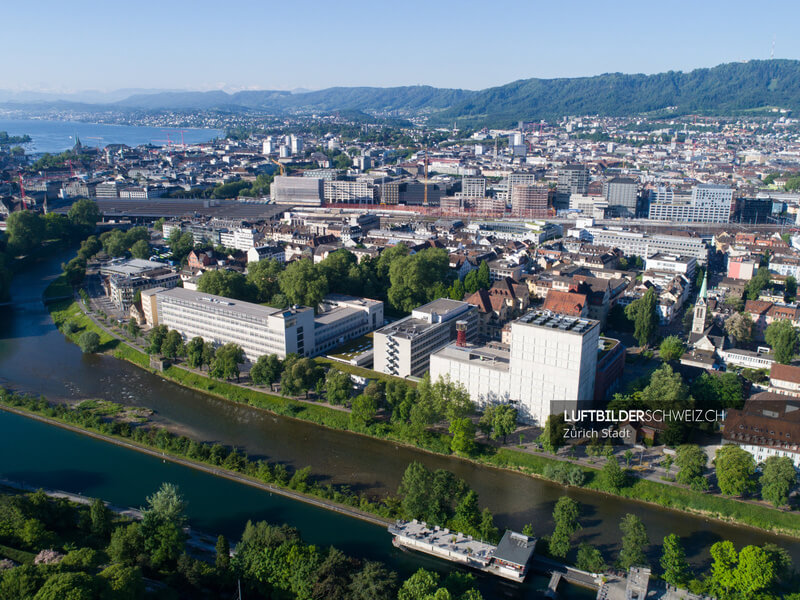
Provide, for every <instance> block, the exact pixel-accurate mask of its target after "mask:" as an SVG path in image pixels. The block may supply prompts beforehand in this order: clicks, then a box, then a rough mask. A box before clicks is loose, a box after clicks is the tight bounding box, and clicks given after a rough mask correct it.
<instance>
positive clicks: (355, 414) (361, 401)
mask: <svg viewBox="0 0 800 600" xmlns="http://www.w3.org/2000/svg"><path fill="white" fill-rule="evenodd" d="M377 413H378V402H377V400H376V399H375V398H374V397H373V396H367V395H366V394H359V395H358V396H356V397H355V398H353V402H352V404H351V412H350V420H351V421H353V422H354V423H355V424H356V425H359V426H361V427H366V426H367V425H369V424H370V423H372V421H373V420H374V419H375V415H376V414H377Z"/></svg>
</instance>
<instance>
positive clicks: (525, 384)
mask: <svg viewBox="0 0 800 600" xmlns="http://www.w3.org/2000/svg"><path fill="white" fill-rule="evenodd" d="M599 341H600V322H599V321H595V320H592V319H584V318H575V317H567V316H563V315H557V314H554V313H550V312H549V311H541V310H534V311H531V312H529V313H527V314H525V315H524V316H523V317H522V318H520V319H518V320H516V321H514V322H512V324H511V344H510V346H504V345H498V344H496V343H495V344H489V345H485V346H473V345H470V344H463V345H461V344H458V343H456V344H450V345H448V346H447V347H445V348H443V349H441V350H439V351H438V352H435V353H434V354H433V355H431V358H430V371H431V379H432V380H438V379H439V378H440V377H442V378H449V379H450V380H451V381H455V382H459V383H461V384H463V385H464V387H466V389H467V391H468V392H469V395H470V398H472V400H473V401H474V402H476V403H477V404H478V405H481V406H485V405H487V404H493V403H504V404H511V405H512V406H514V407H515V408H517V410H518V411H519V414H520V418H521V419H523V420H525V421H528V422H532V423H538V424H543V423H544V422H545V420H546V419H547V417H548V415H550V414H551V413H552V412H554V411H556V412H558V411H560V410H572V409H575V408H578V407H579V405H583V404H586V405H588V404H590V403H591V402H592V401H593V398H594V382H595V372H596V369H597V354H598V348H599ZM555 402H557V403H558V404H553V403H555ZM554 407H555V408H554Z"/></svg>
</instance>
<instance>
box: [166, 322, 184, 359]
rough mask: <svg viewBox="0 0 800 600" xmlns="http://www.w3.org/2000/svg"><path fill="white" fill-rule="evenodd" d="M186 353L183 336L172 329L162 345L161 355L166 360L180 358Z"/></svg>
mask: <svg viewBox="0 0 800 600" xmlns="http://www.w3.org/2000/svg"><path fill="white" fill-rule="evenodd" d="M185 353H186V348H185V347H184V345H183V338H182V337H181V334H180V333H178V332H177V331H175V330H174V329H171V330H170V331H169V332H167V336H166V337H165V338H164V341H163V342H162V343H161V354H162V355H163V356H164V357H165V358H178V357H179V356H183V355H184V354H185Z"/></svg>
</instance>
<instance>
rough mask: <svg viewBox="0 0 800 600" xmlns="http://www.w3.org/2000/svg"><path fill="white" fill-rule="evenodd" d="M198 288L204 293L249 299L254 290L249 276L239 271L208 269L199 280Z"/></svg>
mask: <svg viewBox="0 0 800 600" xmlns="http://www.w3.org/2000/svg"><path fill="white" fill-rule="evenodd" d="M197 289H198V291H200V292H203V293H204V294H214V295H216V296H224V297H226V298H234V299H236V300H249V299H251V298H252V297H253V291H252V289H251V288H250V286H249V285H248V283H247V278H245V276H244V275H242V274H241V273H239V272H238V271H224V270H214V271H206V272H205V273H203V274H202V275H201V276H200V279H198V280H197Z"/></svg>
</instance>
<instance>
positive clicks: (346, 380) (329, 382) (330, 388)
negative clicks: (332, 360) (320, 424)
mask: <svg viewBox="0 0 800 600" xmlns="http://www.w3.org/2000/svg"><path fill="white" fill-rule="evenodd" d="M352 389H353V382H352V380H351V379H350V374H349V373H345V372H344V371H340V370H339V369H335V368H330V369H328V373H327V374H326V375H325V396H326V397H327V399H328V402H329V403H330V404H344V403H346V402H347V401H348V400H349V399H350V392H351V391H352Z"/></svg>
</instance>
